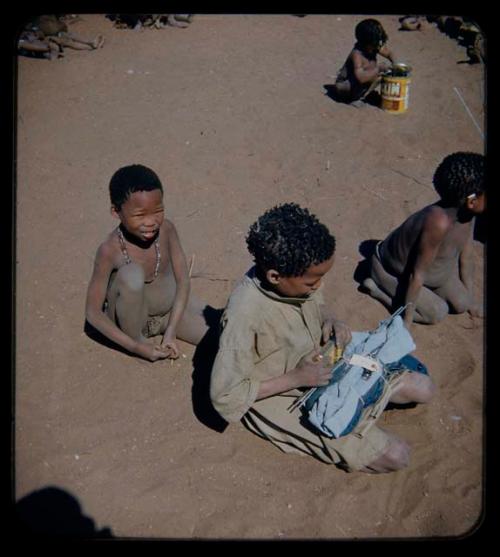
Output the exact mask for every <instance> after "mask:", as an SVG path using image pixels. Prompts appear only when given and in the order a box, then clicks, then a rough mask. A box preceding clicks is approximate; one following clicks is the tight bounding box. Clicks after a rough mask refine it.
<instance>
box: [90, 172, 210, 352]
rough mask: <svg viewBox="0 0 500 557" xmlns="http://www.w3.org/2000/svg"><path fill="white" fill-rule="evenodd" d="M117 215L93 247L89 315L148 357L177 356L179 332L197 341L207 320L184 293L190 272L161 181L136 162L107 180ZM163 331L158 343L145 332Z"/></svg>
mask: <svg viewBox="0 0 500 557" xmlns="http://www.w3.org/2000/svg"><path fill="white" fill-rule="evenodd" d="M109 191H110V197H111V214H112V215H113V217H115V218H116V219H118V220H119V221H120V224H119V226H117V227H116V228H115V229H114V230H113V231H112V232H111V233H110V234H109V236H108V237H107V238H106V240H105V241H104V242H103V243H102V244H101V245H100V246H99V248H98V250H97V254H96V257H95V262H94V271H93V274H92V278H91V279H90V283H89V286H88V291H87V303H86V318H87V321H88V322H89V323H90V324H91V325H92V326H93V327H94V328H95V329H97V330H98V331H99V332H100V333H102V334H103V335H104V336H105V337H107V338H108V339H109V340H111V341H113V342H115V343H116V344H118V345H119V346H121V347H122V348H124V349H126V350H127V351H129V352H130V353H132V354H136V355H138V356H141V357H142V358H145V359H147V360H150V361H156V360H158V359H162V358H177V357H178V356H179V348H178V346H177V342H176V339H177V337H178V338H180V339H182V340H185V341H187V342H190V343H192V344H198V342H199V341H200V340H201V338H202V337H203V336H204V334H205V332H206V331H207V330H208V326H207V324H206V323H205V319H204V317H203V310H204V307H205V306H204V304H202V303H201V302H200V301H198V300H196V299H195V298H193V297H192V296H190V286H189V273H188V268H187V263H186V257H185V255H184V252H183V250H182V247H181V244H180V241H179V237H178V235H177V231H176V229H175V226H174V224H173V223H172V222H171V221H169V220H167V219H166V218H164V202H163V201H164V200H163V187H162V184H161V182H160V179H159V178H158V176H157V175H156V174H155V172H153V171H152V170H151V169H149V168H147V167H145V166H142V165H140V164H133V165H130V166H126V167H123V168H120V169H119V170H117V171H116V172H115V174H114V175H113V177H112V178H111V182H110V185H109ZM160 334H161V335H163V339H162V342H161V344H160V345H159V346H156V345H154V344H152V343H150V342H148V340H147V338H148V337H153V336H157V335H160Z"/></svg>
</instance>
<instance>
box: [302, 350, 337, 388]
mask: <svg viewBox="0 0 500 557" xmlns="http://www.w3.org/2000/svg"><path fill="white" fill-rule="evenodd" d="M294 374H295V378H296V379H297V387H320V386H323V385H328V383H329V382H330V379H331V377H332V370H331V368H330V367H325V365H324V363H323V362H322V361H321V356H320V354H319V352H315V353H314V354H312V355H309V356H306V357H305V358H303V359H302V360H301V362H300V363H299V365H298V366H297V367H296V368H295V371H294Z"/></svg>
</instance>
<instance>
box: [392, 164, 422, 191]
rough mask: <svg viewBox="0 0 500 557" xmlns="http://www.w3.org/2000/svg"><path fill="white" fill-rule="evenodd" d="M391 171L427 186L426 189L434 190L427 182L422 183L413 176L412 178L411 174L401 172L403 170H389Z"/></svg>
mask: <svg viewBox="0 0 500 557" xmlns="http://www.w3.org/2000/svg"><path fill="white" fill-rule="evenodd" d="M389 170H392V171H393V172H396V173H397V174H401V176H404V177H405V178H409V179H410V180H413V181H414V182H417V184H420V185H422V186H425V187H426V188H429V189H432V188H431V187H430V186H429V185H428V184H426V183H425V182H421V181H420V180H417V178H414V177H413V176H410V175H409V174H405V173H404V172H401V170H396V169H395V168H389Z"/></svg>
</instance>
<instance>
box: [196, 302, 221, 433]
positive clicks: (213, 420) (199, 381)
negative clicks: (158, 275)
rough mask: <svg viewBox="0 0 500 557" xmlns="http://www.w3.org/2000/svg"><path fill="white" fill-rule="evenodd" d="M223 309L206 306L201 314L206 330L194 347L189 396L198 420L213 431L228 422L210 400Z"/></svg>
mask: <svg viewBox="0 0 500 557" xmlns="http://www.w3.org/2000/svg"><path fill="white" fill-rule="evenodd" d="M223 311H224V310H223V309H215V308H213V307H211V306H206V307H205V309H204V311H203V315H204V317H205V320H206V322H207V324H208V331H207V332H206V333H205V336H204V337H203V338H202V339H201V341H200V343H199V344H198V346H197V347H196V350H195V352H194V355H193V374H192V376H191V377H192V379H193V386H192V388H191V398H192V401H193V411H194V413H195V415H196V417H197V418H198V420H200V422H201V423H202V424H204V425H206V426H207V427H209V428H210V429H213V430H214V431H218V432H219V433H222V432H223V431H224V430H225V429H226V427H227V426H228V423H227V422H226V420H224V419H223V418H222V417H221V416H220V414H219V413H218V412H217V411H216V410H215V408H214V407H213V405H212V401H211V400H210V378H211V376H212V368H213V365H214V361H215V357H216V355H217V350H218V349H219V337H220V318H221V315H222V312H223Z"/></svg>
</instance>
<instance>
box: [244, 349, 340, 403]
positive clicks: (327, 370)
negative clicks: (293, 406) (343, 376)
mask: <svg viewBox="0 0 500 557" xmlns="http://www.w3.org/2000/svg"><path fill="white" fill-rule="evenodd" d="M331 377H332V370H331V367H330V366H327V367H325V366H324V365H323V363H322V362H321V359H319V358H318V353H316V352H315V353H313V354H310V355H309V356H307V357H306V358H303V359H302V361H301V362H300V363H299V365H298V366H297V367H296V368H295V369H292V370H290V371H289V372H287V373H284V374H283V375H280V376H279V377H273V378H272V379H266V380H264V381H261V382H260V384H259V390H258V391H257V397H256V399H255V400H260V399H262V398H267V397H270V396H273V395H278V394H280V393H285V392H286V391H291V390H292V389H298V388H299V387H320V386H323V385H328V383H329V382H330V379H331Z"/></svg>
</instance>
